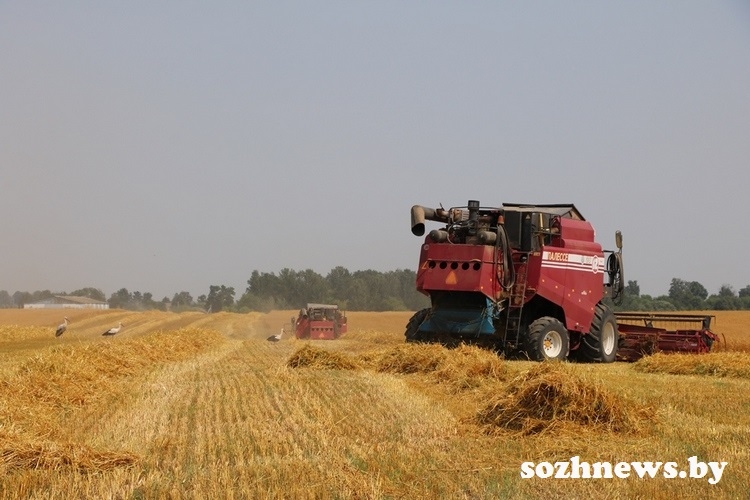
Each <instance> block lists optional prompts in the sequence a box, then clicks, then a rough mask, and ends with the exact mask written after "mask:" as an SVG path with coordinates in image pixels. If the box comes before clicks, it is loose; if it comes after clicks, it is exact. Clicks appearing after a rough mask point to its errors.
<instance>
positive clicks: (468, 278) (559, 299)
mask: <svg viewBox="0 0 750 500" xmlns="http://www.w3.org/2000/svg"><path fill="white" fill-rule="evenodd" d="M428 220H430V221H436V222H440V223H442V224H444V226H443V227H442V228H440V229H434V230H432V231H430V232H429V233H428V234H427V236H425V240H424V243H423V244H422V247H421V252H420V257H419V268H418V271H417V280H416V283H417V289H418V290H419V291H420V292H422V293H424V294H425V295H427V296H429V297H430V301H431V307H429V308H426V309H423V310H421V311H419V312H417V313H416V314H414V316H412V318H411V319H410V320H409V323H408V324H407V327H406V340H407V341H409V342H438V343H441V344H444V345H449V346H450V345H457V344H458V343H461V342H467V343H477V344H480V345H485V346H487V347H491V348H493V349H495V350H497V351H500V352H503V353H505V354H506V355H508V356H513V355H519V354H521V355H524V356H526V357H528V358H530V359H533V360H545V359H566V358H569V357H570V358H572V359H577V360H581V361H592V362H604V363H609V362H612V361H614V360H615V359H617V357H618V356H617V353H618V347H619V346H620V344H621V342H622V344H623V347H622V349H623V352H625V353H627V354H628V356H627V358H626V359H634V358H636V354H635V353H640V355H643V353H647V352H648V351H649V349H650V346H651V347H652V346H656V348H658V349H661V350H668V351H680V352H704V351H706V350H708V348H710V344H707V343H706V341H705V339H704V340H702V341H700V342H698V343H697V344H695V345H693V344H691V341H690V339H693V338H694V337H696V335H697V336H698V337H700V338H701V339H703V338H704V337H702V336H701V335H700V332H703V333H706V336H707V337H708V338H710V339H712V342H713V340H715V338H714V337H715V336H713V337H712V335H713V334H711V333H710V330H708V327H705V328H703V325H701V327H702V328H701V329H700V330H679V329H678V330H674V331H670V330H666V329H663V328H657V327H653V326H651V327H649V326H647V325H646V324H644V325H643V326H637V327H636V326H626V325H624V324H623V325H621V326H620V325H618V316H619V315H616V314H615V313H614V312H613V311H612V309H611V308H610V307H609V306H608V305H607V303H608V302H609V301H605V299H606V298H609V299H611V301H612V302H614V303H617V301H618V300H620V299H621V296H622V293H623V288H624V279H623V262H622V236H621V234H620V232H619V231H618V232H617V233H616V235H615V240H616V245H617V251H612V250H603V249H602V246H601V245H600V244H599V243H597V242H596V241H595V239H594V234H595V233H594V228H593V226H592V225H591V223H590V222H588V221H587V220H586V219H584V217H583V216H582V215H581V213H580V212H579V211H578V210H577V209H576V207H575V206H574V205H572V204H568V205H525V204H509V203H506V204H503V205H502V207H497V208H486V207H481V205H480V203H479V202H478V201H475V200H469V202H468V204H467V206H465V207H453V208H450V209H447V210H446V209H444V208H442V207H441V208H437V209H434V208H426V207H422V206H419V205H415V206H414V207H412V210H411V229H412V233H413V234H414V235H416V236H423V235H424V234H425V232H426V229H425V222H426V221H428ZM610 303H611V302H610ZM709 334H710V335H709ZM666 335H669V337H668V338H669V339H670V341H667V340H664V341H660V340H659V339H660V338H662V339H667V337H665V336H666ZM680 340H687V342H680ZM678 345H679V348H677V347H676V346H678Z"/></svg>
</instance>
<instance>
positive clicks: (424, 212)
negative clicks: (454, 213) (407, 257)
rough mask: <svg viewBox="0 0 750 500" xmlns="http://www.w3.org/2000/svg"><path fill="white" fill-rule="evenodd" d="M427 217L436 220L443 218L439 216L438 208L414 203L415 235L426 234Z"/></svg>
mask: <svg viewBox="0 0 750 500" xmlns="http://www.w3.org/2000/svg"><path fill="white" fill-rule="evenodd" d="M425 219H426V220H435V221H440V220H442V219H439V218H437V210H435V209H434V208H426V207H423V206H421V205H414V206H413V207H411V233H412V234H413V235H414V236H424V221H425Z"/></svg>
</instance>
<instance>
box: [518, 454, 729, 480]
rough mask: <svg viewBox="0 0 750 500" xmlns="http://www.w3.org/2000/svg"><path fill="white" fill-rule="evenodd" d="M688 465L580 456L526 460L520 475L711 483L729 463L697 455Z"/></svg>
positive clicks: (524, 476) (688, 461) (691, 458)
mask: <svg viewBox="0 0 750 500" xmlns="http://www.w3.org/2000/svg"><path fill="white" fill-rule="evenodd" d="M684 465H686V466H687V467H680V464H678V463H677V462H615V463H614V464H613V463H611V462H593V463H589V462H582V461H581V458H580V457H578V456H575V457H570V460H568V461H566V462H539V463H535V462H524V463H522V464H521V477H522V478H523V479H531V478H532V477H539V478H542V479H614V478H618V479H627V478H629V477H637V478H640V479H649V478H651V479H654V478H657V477H663V478H665V479H687V478H690V479H707V480H708V483H709V484H716V483H718V482H719V481H721V476H722V474H724V467H726V465H727V462H701V461H699V460H698V457H697V456H692V457H690V458H688V459H687V464H684Z"/></svg>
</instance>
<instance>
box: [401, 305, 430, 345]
mask: <svg viewBox="0 0 750 500" xmlns="http://www.w3.org/2000/svg"><path fill="white" fill-rule="evenodd" d="M429 313H430V308H429V307H427V308H425V309H422V310H421V311H417V312H416V313H415V314H414V316H412V317H411V319H409V322H408V323H407V324H406V334H405V335H406V341H407V342H422V338H421V336H420V333H419V325H421V324H422V322H423V321H424V320H425V318H427V315H428V314H429Z"/></svg>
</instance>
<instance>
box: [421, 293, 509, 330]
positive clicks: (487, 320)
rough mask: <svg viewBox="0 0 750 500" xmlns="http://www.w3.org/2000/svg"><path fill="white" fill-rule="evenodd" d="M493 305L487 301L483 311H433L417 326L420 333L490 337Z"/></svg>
mask: <svg viewBox="0 0 750 500" xmlns="http://www.w3.org/2000/svg"><path fill="white" fill-rule="evenodd" d="M494 315H495V306H494V304H493V303H492V302H491V301H490V300H489V299H487V301H486V304H485V307H484V308H483V309H437V310H435V309H433V310H432V311H431V312H430V314H428V315H427V318H426V319H425V320H424V321H423V322H422V324H421V325H419V331H420V332H432V333H453V334H458V335H474V336H476V337H478V336H480V335H492V334H493V333H495V326H494V325H493V324H492V319H493V316H494Z"/></svg>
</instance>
